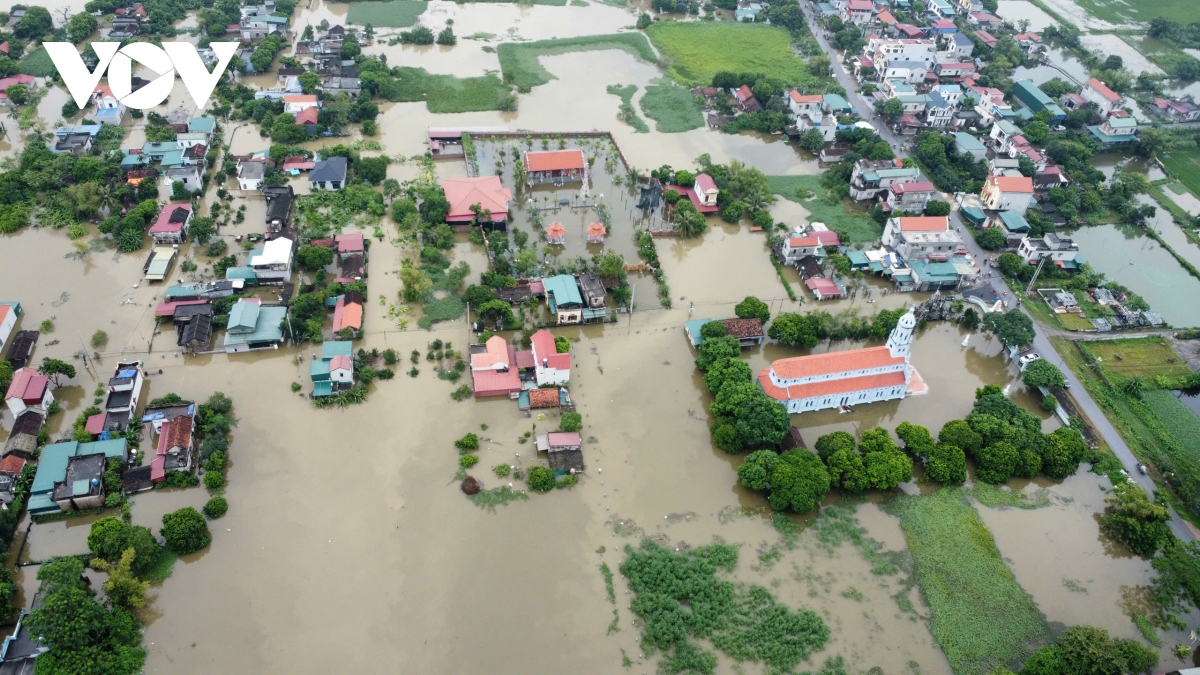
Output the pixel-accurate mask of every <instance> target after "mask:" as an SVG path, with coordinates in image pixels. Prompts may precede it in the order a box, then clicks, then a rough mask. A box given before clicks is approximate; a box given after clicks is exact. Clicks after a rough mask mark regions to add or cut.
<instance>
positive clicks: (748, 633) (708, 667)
mask: <svg viewBox="0 0 1200 675" xmlns="http://www.w3.org/2000/svg"><path fill="white" fill-rule="evenodd" d="M625 554H626V558H625V561H624V562H622V563H621V568H620V569H621V574H623V575H625V577H626V578H627V579H628V580H629V587H630V588H631V589H632V590H633V593H634V598H633V602H632V604H631V605H630V608H631V609H632V610H633V612H634V613H635V614H637V615H638V616H640V617H641V618H642V620H643V621H644V622H645V624H644V626H643V628H642V645H641V646H642V649H644V650H645V651H646V654H647V655H653V654H654V653H656V652H662V654H663V656H662V659H661V661H660V662H659V672H666V673H679V672H694V673H711V672H713V670H714V669H715V667H716V665H717V658H716V655H715V654H713V653H712V652H709V651H706V650H705V649H704V648H703V647H702V646H700V644H698V642H697V641H699V640H704V641H706V642H707V643H709V644H711V645H712V646H713V647H715V648H716V649H718V650H720V651H721V652H723V653H724V654H726V655H727V656H729V657H730V658H732V659H733V660H735V661H754V662H761V663H764V664H765V666H766V669H765V671H766V672H768V673H790V672H793V671H794V669H795V667H796V666H797V665H799V664H800V663H801V662H803V661H806V660H808V658H809V657H810V656H811V655H812V654H813V652H816V651H819V650H820V649H821V648H822V647H824V646H825V643H826V641H828V640H829V627H828V626H826V625H825V622H824V621H822V620H821V617H820V616H819V615H818V614H816V613H815V612H813V611H811V610H807V609H803V610H800V611H792V610H791V609H789V608H788V607H786V606H785V605H782V604H779V603H778V602H776V600H775V598H774V597H773V596H772V595H771V593H770V591H768V590H767V589H766V588H764V587H762V586H758V585H746V584H740V583H734V582H731V581H728V580H726V579H723V578H719V577H718V576H717V575H718V572H724V573H726V574H727V573H730V572H733V570H734V569H735V568H736V567H737V560H738V549H737V547H736V546H731V545H729V544H720V543H717V544H710V545H708V546H701V547H699V548H695V549H691V550H686V551H680V552H678V553H677V552H675V551H672V550H671V549H668V548H666V547H663V546H660V545H659V544H657V543H655V542H654V541H653V540H650V539H644V540H642V544H641V546H640V547H639V548H637V549H636V550H635V549H634V548H633V547H632V546H628V545H627V546H626V547H625ZM722 576H724V575H722Z"/></svg>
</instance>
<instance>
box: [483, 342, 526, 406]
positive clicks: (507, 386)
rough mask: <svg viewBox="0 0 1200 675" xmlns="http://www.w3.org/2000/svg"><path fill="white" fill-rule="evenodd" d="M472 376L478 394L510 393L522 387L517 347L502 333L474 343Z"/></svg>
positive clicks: (496, 394)
mask: <svg viewBox="0 0 1200 675" xmlns="http://www.w3.org/2000/svg"><path fill="white" fill-rule="evenodd" d="M471 379H472V381H473V382H474V385H475V386H474V389H475V398H485V397H488V396H509V395H511V394H515V393H517V392H519V391H521V376H520V372H519V370H518V368H517V350H516V348H514V347H513V346H512V345H511V344H509V343H508V342H507V341H506V340H505V339H504V338H502V337H500V336H499V335H493V336H492V337H490V338H488V341H487V342H486V343H485V344H483V345H472V346H471Z"/></svg>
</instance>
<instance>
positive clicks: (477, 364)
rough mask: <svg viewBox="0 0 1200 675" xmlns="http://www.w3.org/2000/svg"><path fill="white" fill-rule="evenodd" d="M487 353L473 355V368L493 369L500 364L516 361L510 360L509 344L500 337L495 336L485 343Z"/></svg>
mask: <svg viewBox="0 0 1200 675" xmlns="http://www.w3.org/2000/svg"><path fill="white" fill-rule="evenodd" d="M484 347H485V348H486V349H487V351H484V352H481V353H479V354H472V355H471V368H472V369H479V370H487V369H492V368H494V367H495V366H496V365H498V364H505V365H507V364H511V363H513V362H514V361H515V356H516V354H515V353H514V355H513V356H514V359H512V360H509V359H508V347H509V345H508V342H507V341H506V340H505V339H504V338H502V337H500V336H499V335H493V336H492V337H490V338H488V340H487V342H485V343H484Z"/></svg>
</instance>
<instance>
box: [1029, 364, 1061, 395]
mask: <svg viewBox="0 0 1200 675" xmlns="http://www.w3.org/2000/svg"><path fill="white" fill-rule="evenodd" d="M1021 381H1022V382H1024V383H1025V386H1026V387H1030V388H1032V389H1036V388H1038V387H1045V388H1047V389H1061V388H1062V387H1063V385H1065V384H1066V383H1067V380H1066V378H1065V377H1063V372H1062V371H1061V370H1059V369H1058V366H1056V365H1054V364H1053V363H1050V362H1049V361H1047V360H1046V359H1038V360H1036V361H1034V362H1033V363H1030V364H1029V365H1027V366H1025V372H1024V373H1021Z"/></svg>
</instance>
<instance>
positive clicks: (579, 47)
mask: <svg viewBox="0 0 1200 675" xmlns="http://www.w3.org/2000/svg"><path fill="white" fill-rule="evenodd" d="M603 49H620V50H621V51H624V52H628V53H629V54H631V55H633V56H634V57H635V58H637V59H640V60H642V61H647V62H649V63H657V62H658V57H657V56H656V55H655V54H654V50H653V49H652V48H651V47H650V43H649V42H647V41H646V36H644V35H642V34H641V33H620V34H617V35H588V36H585V37H577V38H565V39H562V40H539V41H537V42H505V43H504V44H502V45H500V46H499V47H498V48H497V49H496V52H497V55H498V56H499V58H500V70H501V72H503V73H504V81H505V82H507V83H509V84H511V85H514V86H516V88H517V90H518V91H521V92H528V91H529V90H530V89H533V88H534V87H538V86H541V85H543V84H546V83H547V82H549V81H550V80H552V79H554V76H553V75H551V74H550V72H549V71H547V70H546V69H545V68H543V67H542V64H541V63H539V62H538V58H539V57H542V56H553V55H555V54H567V53H570V52H584V51H598V50H603Z"/></svg>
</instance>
